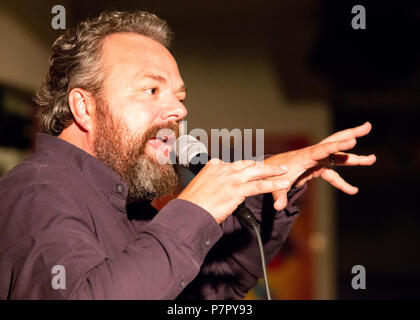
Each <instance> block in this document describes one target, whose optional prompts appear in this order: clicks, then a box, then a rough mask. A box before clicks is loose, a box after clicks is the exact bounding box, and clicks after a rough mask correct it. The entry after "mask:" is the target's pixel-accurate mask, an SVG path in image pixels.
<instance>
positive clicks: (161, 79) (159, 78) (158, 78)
mask: <svg viewBox="0 0 420 320" xmlns="http://www.w3.org/2000/svg"><path fill="white" fill-rule="evenodd" d="M143 78H149V79H153V80H156V81H158V82H161V83H167V82H168V81H167V80H166V78H165V77H163V76H160V75H158V74H146V75H144V76H143ZM176 92H185V93H187V87H186V85H185V84H184V83H183V84H182V85H181V86H180V87H179V88H178V90H176Z"/></svg>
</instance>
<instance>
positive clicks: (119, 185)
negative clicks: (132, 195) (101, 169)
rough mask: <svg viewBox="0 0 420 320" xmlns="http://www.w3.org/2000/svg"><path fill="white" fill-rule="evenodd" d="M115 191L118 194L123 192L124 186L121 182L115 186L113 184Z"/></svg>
mask: <svg viewBox="0 0 420 320" xmlns="http://www.w3.org/2000/svg"><path fill="white" fill-rule="evenodd" d="M115 191H116V192H117V193H118V194H122V193H123V192H124V186H123V185H122V184H120V183H119V184H117V185H116V186H115Z"/></svg>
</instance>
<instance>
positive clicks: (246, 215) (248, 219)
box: [234, 202, 271, 300]
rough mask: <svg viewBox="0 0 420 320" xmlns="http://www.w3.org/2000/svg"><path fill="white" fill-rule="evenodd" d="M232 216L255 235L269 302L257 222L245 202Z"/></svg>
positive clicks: (268, 296) (269, 297) (265, 270)
mask: <svg viewBox="0 0 420 320" xmlns="http://www.w3.org/2000/svg"><path fill="white" fill-rule="evenodd" d="M234 214H235V215H236V216H237V217H238V218H239V220H240V221H242V222H243V223H244V224H246V225H247V226H248V227H250V228H251V229H252V230H253V231H254V232H255V235H256V237H257V242H258V249H259V251H260V256H261V266H262V270H263V277H264V284H265V291H266V295H267V300H271V294H270V288H269V285H268V277H267V268H266V264H265V254H264V247H263V243H262V240H261V234H260V229H259V224H258V221H257V219H256V218H255V216H254V214H253V213H252V212H251V210H250V209H249V208H248V207H247V206H246V205H245V202H242V203H241V204H240V205H239V206H238V208H236V210H235V211H234Z"/></svg>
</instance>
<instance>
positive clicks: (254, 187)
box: [238, 180, 290, 197]
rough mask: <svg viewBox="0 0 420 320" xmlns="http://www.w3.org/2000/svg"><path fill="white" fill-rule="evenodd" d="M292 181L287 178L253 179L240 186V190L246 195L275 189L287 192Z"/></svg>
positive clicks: (269, 191)
mask: <svg viewBox="0 0 420 320" xmlns="http://www.w3.org/2000/svg"><path fill="white" fill-rule="evenodd" d="M289 186H290V183H289V182H288V181H286V180H280V181H279V180H277V181H276V180H253V181H249V182H247V183H244V184H242V185H239V186H238V192H241V193H242V192H243V194H244V195H245V196H246V197H250V196H255V195H257V194H262V193H272V192H274V191H284V192H286V193H287V190H288V189H289Z"/></svg>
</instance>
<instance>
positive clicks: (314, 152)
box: [307, 138, 356, 161]
mask: <svg viewBox="0 0 420 320" xmlns="http://www.w3.org/2000/svg"><path fill="white" fill-rule="evenodd" d="M355 145H356V139H354V138H353V139H349V140H341V141H332V142H327V143H323V144H316V145H314V146H311V147H309V148H307V150H308V152H309V153H310V155H309V156H310V158H311V160H313V161H319V160H322V159H325V158H327V157H328V156H329V155H330V154H334V153H337V152H340V151H343V150H349V149H351V148H353V147H354V146H355Z"/></svg>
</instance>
